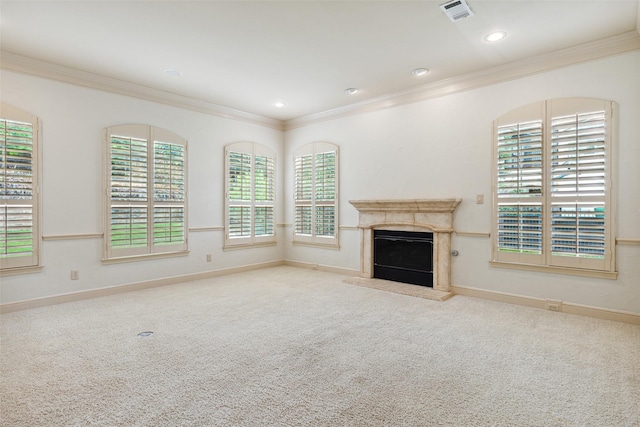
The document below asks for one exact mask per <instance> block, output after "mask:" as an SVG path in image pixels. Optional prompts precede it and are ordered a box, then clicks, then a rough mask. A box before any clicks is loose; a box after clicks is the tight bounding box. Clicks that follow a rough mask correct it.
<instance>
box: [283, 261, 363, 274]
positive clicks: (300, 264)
mask: <svg viewBox="0 0 640 427" xmlns="http://www.w3.org/2000/svg"><path fill="white" fill-rule="evenodd" d="M284 265H288V266H291V267H298V268H307V269H310V270H319V271H325V272H327V273H334V274H342V275H345V276H359V275H360V270H354V269H352V268H343V267H333V266H331V265H322V264H314V263H312V262H302V261H292V260H288V259H287V260H285V261H284Z"/></svg>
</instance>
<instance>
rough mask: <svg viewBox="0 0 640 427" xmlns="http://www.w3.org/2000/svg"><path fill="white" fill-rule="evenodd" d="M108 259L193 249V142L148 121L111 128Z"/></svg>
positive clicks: (108, 141) (108, 145) (108, 137)
mask: <svg viewBox="0 0 640 427" xmlns="http://www.w3.org/2000/svg"><path fill="white" fill-rule="evenodd" d="M106 151H107V155H106V156H105V158H106V161H107V165H106V179H105V181H106V187H107V188H106V191H105V194H106V207H107V208H106V210H107V212H106V218H107V221H106V224H105V229H106V232H105V252H106V253H105V258H106V259H114V258H122V257H131V256H150V255H155V254H169V253H183V252H186V251H187V230H188V228H187V141H186V140H185V139H183V138H181V137H179V136H178V135H175V134H174V133H172V132H169V131H167V130H164V129H159V128H156V127H153V126H147V125H121V126H113V127H110V128H107V129H106Z"/></svg>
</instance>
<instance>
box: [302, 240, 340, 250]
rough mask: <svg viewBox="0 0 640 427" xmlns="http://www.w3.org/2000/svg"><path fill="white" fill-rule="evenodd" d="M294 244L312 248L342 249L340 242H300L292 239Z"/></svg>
mask: <svg viewBox="0 0 640 427" xmlns="http://www.w3.org/2000/svg"><path fill="white" fill-rule="evenodd" d="M291 243H292V244H293V245H294V246H309V247H312V248H322V249H334V250H340V245H339V244H338V243H313V242H300V241H296V240H294V241H292V242H291Z"/></svg>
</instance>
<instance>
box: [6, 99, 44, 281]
mask: <svg viewBox="0 0 640 427" xmlns="http://www.w3.org/2000/svg"><path fill="white" fill-rule="evenodd" d="M0 113H1V114H0V268H2V269H8V268H22V267H35V266H38V264H39V246H40V231H39V229H40V227H39V215H38V212H39V207H38V201H39V190H38V189H39V174H38V171H39V169H38V157H39V156H38V152H39V146H38V145H39V144H38V142H39V137H38V135H39V132H38V129H39V123H38V119H37V118H36V117H35V116H33V115H31V114H29V113H27V112H24V111H21V110H19V109H17V108H15V107H12V106H9V105H6V104H2V109H1V111H0Z"/></svg>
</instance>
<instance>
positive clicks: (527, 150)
mask: <svg viewBox="0 0 640 427" xmlns="http://www.w3.org/2000/svg"><path fill="white" fill-rule="evenodd" d="M542 141H543V136H542V121H541V120H536V121H531V122H523V123H515V124H510V125H504V126H499V127H498V141H497V144H498V150H497V152H498V159H497V173H498V175H497V185H498V187H497V198H498V210H497V221H498V224H497V247H498V251H500V252H511V253H520V254H536V255H539V254H542V233H543V230H542V224H543V221H542V220H543V215H542V202H541V198H542V156H543V146H542Z"/></svg>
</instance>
